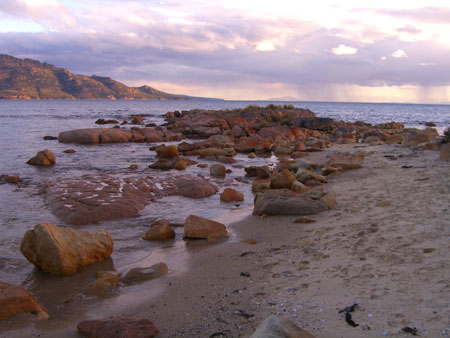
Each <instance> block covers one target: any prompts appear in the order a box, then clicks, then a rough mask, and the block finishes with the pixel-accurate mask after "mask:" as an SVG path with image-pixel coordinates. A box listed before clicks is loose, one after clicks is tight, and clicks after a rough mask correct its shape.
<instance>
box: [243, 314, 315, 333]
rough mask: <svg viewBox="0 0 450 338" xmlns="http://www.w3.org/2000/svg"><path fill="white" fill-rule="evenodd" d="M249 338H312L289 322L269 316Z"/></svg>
mask: <svg viewBox="0 0 450 338" xmlns="http://www.w3.org/2000/svg"><path fill="white" fill-rule="evenodd" d="M249 338H314V336H313V335H311V334H310V333H308V332H307V331H305V330H302V329H301V328H299V327H298V326H296V325H295V324H294V323H292V322H291V321H290V320H287V319H281V318H278V317H276V316H270V317H268V318H267V319H266V320H264V321H263V322H262V323H261V324H259V326H258V327H257V328H256V331H255V332H254V333H253V334H252V335H251V336H250V337H249Z"/></svg>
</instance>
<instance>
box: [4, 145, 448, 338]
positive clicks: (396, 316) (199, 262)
mask: <svg viewBox="0 0 450 338" xmlns="http://www.w3.org/2000/svg"><path fill="white" fill-rule="evenodd" d="M343 152H345V153H350V154H356V153H359V154H364V155H365V159H364V161H363V162H362V163H363V168H362V169H358V170H349V171H344V172H342V173H341V174H339V175H336V176H332V177H331V176H329V177H328V182H329V183H327V184H326V187H327V189H329V190H333V191H335V192H336V194H337V205H336V206H335V207H334V208H333V209H331V210H329V211H326V212H323V213H321V214H319V215H316V216H313V217H311V218H313V219H314V220H315V221H316V222H313V223H307V224H299V223H295V222H294V220H296V219H297V218H298V217H294V216H270V217H265V216H263V217H259V216H253V215H251V211H252V208H246V209H240V210H234V211H230V212H229V213H228V214H226V216H224V217H223V218H222V219H219V220H218V221H221V222H223V223H225V224H226V225H227V227H228V230H229V231H230V233H231V236H230V238H229V239H226V240H221V241H219V242H217V243H215V244H206V241H203V240H200V241H188V242H186V247H187V248H188V249H189V247H190V249H189V250H190V251H191V253H192V254H191V257H190V258H189V260H187V261H186V266H185V269H183V270H184V272H180V271H178V272H174V271H171V270H170V267H169V274H168V275H167V276H164V277H160V278H159V279H157V280H153V281H149V282H146V283H144V284H141V285H140V287H139V288H140V289H139V290H140V291H139V292H138V296H137V297H136V294H135V295H134V298H133V297H130V299H129V301H127V302H121V303H120V304H119V303H118V302H117V301H116V302H115V301H114V296H112V297H110V298H108V299H106V300H105V301H104V302H101V303H91V304H90V305H89V304H88V305H87V306H88V307H89V310H88V311H87V312H86V313H87V314H86V313H84V314H82V313H81V312H82V311H83V310H82V308H84V310H86V304H84V305H83V306H81V307H80V305H79V304H77V302H76V301H75V302H74V304H73V305H71V304H64V305H61V304H59V305H58V304H56V305H55V304H54V305H55V307H56V308H58V307H60V306H61V308H63V309H62V311H64V312H66V313H70V316H69V315H68V316H66V317H62V318H63V319H64V322H59V323H55V322H54V321H53V322H47V323H46V322H40V323H39V322H36V323H34V324H31V325H29V326H26V325H25V326H22V325H19V326H18V327H17V330H10V331H6V332H5V333H4V334H3V335H2V336H4V337H25V336H29V337H31V336H34V337H62V336H68V337H77V334H76V323H77V321H78V320H79V319H81V318H83V319H94V318H99V317H105V316H110V315H113V316H122V315H126V316H138V317H146V318H148V319H150V320H152V321H153V322H154V324H155V326H156V327H157V328H158V330H159V335H158V337H220V336H223V337H248V336H249V335H251V333H252V332H253V331H254V330H255V328H256V327H257V326H258V324H259V323H260V322H261V321H263V320H264V319H265V318H266V317H268V316H269V315H276V316H279V317H282V318H286V319H289V320H291V321H292V322H293V323H295V324H296V325H298V326H299V327H300V328H303V329H305V330H307V331H308V332H310V333H311V334H312V335H314V336H316V337H319V338H320V337H324V338H325V337H379V336H390V337H408V336H410V335H411V334H410V333H406V332H403V331H402V329H403V328H405V327H409V328H412V329H413V328H416V329H417V333H418V334H419V335H420V336H421V337H448V336H449V334H450V322H449V318H450V307H449V304H450V292H449V291H450V290H449V289H450V284H449V280H450V270H449V265H450V263H449V262H450V260H449V258H450V257H449V255H450V251H449V247H450V246H449V238H450V227H449V216H450V198H449V197H450V181H449V180H448V173H449V169H450V164H449V163H448V162H443V161H440V160H439V153H438V152H436V151H422V150H412V149H410V148H406V147H401V146H399V145H377V146H369V145H366V144H355V145H334V146H333V147H331V148H328V149H326V150H324V151H321V152H314V153H311V154H310V155H309V156H308V157H307V158H308V160H309V161H311V162H314V163H317V164H321V163H324V162H325V161H326V160H327V159H328V158H329V157H330V156H332V155H336V154H338V153H343ZM236 220H238V221H236ZM245 239H253V240H254V241H255V242H256V244H247V243H244V242H242V240H245ZM189 250H188V251H189ZM167 263H168V264H169V265H170V262H167ZM85 273H89V272H85ZM355 303H357V304H358V305H357V307H356V308H355V311H354V312H352V313H351V316H352V320H353V321H354V322H355V323H356V324H358V326H357V327H352V326H350V325H349V324H348V323H347V322H346V321H345V318H344V314H343V313H338V311H339V310H341V309H343V308H345V307H347V306H350V305H353V304H355ZM54 310H55V309H53V311H54ZM20 316H22V317H23V318H25V317H24V316H26V314H23V315H20ZM14 322H15V323H17V320H14ZM25 322H28V323H30V322H29V320H28V319H27V320H25ZM22 324H24V323H22ZM20 326H21V327H22V328H20Z"/></svg>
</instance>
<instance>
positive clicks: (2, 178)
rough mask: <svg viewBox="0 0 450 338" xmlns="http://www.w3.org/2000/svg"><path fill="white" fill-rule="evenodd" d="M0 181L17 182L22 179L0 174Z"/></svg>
mask: <svg viewBox="0 0 450 338" xmlns="http://www.w3.org/2000/svg"><path fill="white" fill-rule="evenodd" d="M0 181H1V182H3V183H19V182H22V179H21V178H20V177H19V176H9V175H0Z"/></svg>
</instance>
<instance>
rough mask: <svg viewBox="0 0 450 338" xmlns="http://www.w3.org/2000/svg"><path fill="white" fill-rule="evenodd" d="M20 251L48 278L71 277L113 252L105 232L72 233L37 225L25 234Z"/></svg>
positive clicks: (60, 228) (71, 231) (82, 231)
mask: <svg viewBox="0 0 450 338" xmlns="http://www.w3.org/2000/svg"><path fill="white" fill-rule="evenodd" d="M20 251H21V252H22V254H23V255H24V256H25V257H26V258H27V259H28V260H29V261H30V262H31V263H33V264H34V265H35V266H37V267H38V268H40V269H41V270H43V271H45V272H47V273H49V274H52V275H57V276H63V275H72V274H74V273H76V272H77V271H79V270H81V269H82V268H83V267H85V266H87V265H90V264H92V263H95V262H99V261H102V260H104V259H106V258H108V257H109V256H110V255H111V253H112V251H113V240H112V238H111V236H110V235H109V233H108V232H107V231H106V230H91V231H87V230H73V229H69V228H62V227H58V226H56V225H53V224H51V223H41V224H37V225H36V226H35V227H34V229H33V230H29V231H27V232H26V233H25V235H24V237H23V239H22V244H21V245H20Z"/></svg>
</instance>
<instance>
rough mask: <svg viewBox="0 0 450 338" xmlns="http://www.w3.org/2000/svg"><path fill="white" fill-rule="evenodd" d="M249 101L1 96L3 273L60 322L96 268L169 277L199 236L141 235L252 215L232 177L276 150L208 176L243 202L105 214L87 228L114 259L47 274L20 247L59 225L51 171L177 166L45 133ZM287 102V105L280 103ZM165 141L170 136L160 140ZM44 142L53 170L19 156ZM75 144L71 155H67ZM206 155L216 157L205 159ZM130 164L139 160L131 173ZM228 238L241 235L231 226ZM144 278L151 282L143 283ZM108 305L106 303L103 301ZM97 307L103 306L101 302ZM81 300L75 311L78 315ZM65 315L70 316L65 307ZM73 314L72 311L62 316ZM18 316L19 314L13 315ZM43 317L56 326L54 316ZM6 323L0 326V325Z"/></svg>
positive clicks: (136, 146) (431, 115) (417, 114)
mask: <svg viewBox="0 0 450 338" xmlns="http://www.w3.org/2000/svg"><path fill="white" fill-rule="evenodd" d="M248 104H259V105H266V104H267V102H246V101H120V100H118V101H0V153H1V154H2V157H1V159H2V160H1V161H0V174H8V175H19V176H20V177H21V178H22V179H23V182H22V183H21V184H20V185H18V186H17V185H10V184H3V185H0V201H1V202H0V231H1V234H2V235H1V236H0V280H2V281H5V282H9V283H13V284H18V285H24V286H25V287H26V288H27V289H29V290H30V291H31V292H32V293H33V294H34V295H35V296H36V297H37V298H38V299H39V300H41V302H42V303H43V304H44V306H46V307H47V308H48V309H49V310H50V312H51V315H53V316H54V315H55V314H56V313H58V314H57V315H56V317H57V318H59V319H58V321H59V322H61V323H64V322H65V320H66V319H65V316H67V314H65V312H64V311H61V313H59V310H58V309H61V306H62V305H61V304H62V302H63V301H64V300H65V299H67V298H70V297H74V296H75V295H77V294H78V293H79V292H81V291H82V290H83V288H84V287H85V286H86V285H87V284H88V283H89V282H90V281H91V279H92V275H93V273H94V271H96V270H99V269H113V268H114V269H116V270H117V271H122V272H126V271H127V270H129V269H130V268H132V267H136V266H141V267H146V266H151V265H153V264H155V263H159V262H161V261H163V262H165V263H167V265H168V266H169V269H170V273H171V275H176V274H177V273H181V272H183V271H184V269H185V268H186V266H187V265H188V263H189V258H190V256H191V255H193V254H195V252H196V251H197V250H201V249H202V246H203V245H202V244H201V243H199V242H192V241H184V240H183V239H182V237H183V229H182V228H177V229H176V233H177V235H176V239H175V240H173V241H168V242H164V243H152V242H149V241H144V240H142V239H141V235H142V234H143V233H145V231H146V230H147V229H148V227H149V225H150V223H151V222H152V221H153V220H154V219H157V218H170V219H171V220H173V221H176V222H178V223H182V222H183V221H184V219H185V218H186V217H187V216H188V215H190V214H196V215H199V216H204V217H208V218H213V219H216V220H219V221H221V222H223V223H225V224H229V223H231V222H234V221H237V220H238V219H240V218H242V217H244V216H246V215H248V214H249V213H250V212H251V206H252V205H253V195H252V193H251V184H245V183H238V182H236V181H234V180H233V178H236V177H244V176H245V172H244V169H243V167H244V166H248V165H262V164H267V163H275V162H276V158H274V157H272V158H269V159H263V158H257V159H252V160H249V159H248V157H247V156H245V155H242V154H238V155H236V156H235V159H236V160H238V162H237V163H236V164H234V165H226V167H227V168H229V169H231V170H232V173H231V174H229V175H227V178H226V179H214V180H213V182H214V183H216V184H217V185H218V186H219V187H220V191H222V190H223V188H224V187H225V186H235V187H237V189H238V190H240V191H242V192H243V193H244V195H245V200H244V202H242V203H231V204H225V203H221V202H220V200H219V194H216V195H214V196H211V197H208V198H204V199H200V200H192V199H188V198H183V197H166V198H163V199H161V200H159V201H157V202H155V203H150V204H149V205H147V206H146V207H145V208H144V209H143V210H142V211H141V212H139V214H138V215H136V216H135V217H131V218H127V219H121V220H114V221H105V222H101V223H100V224H96V225H89V226H84V227H83V229H103V228H104V229H107V230H108V231H109V232H110V234H111V236H112V237H113V240H114V252H113V254H112V256H111V259H109V260H107V261H105V262H102V263H99V264H96V265H95V266H93V267H90V268H87V269H85V270H83V272H82V273H79V274H77V275H76V276H72V277H64V278H53V277H48V276H45V275H44V274H43V273H41V272H39V271H36V270H35V269H34V268H33V266H32V265H31V264H30V263H28V262H27V260H26V259H25V258H24V257H23V256H22V255H21V253H20V250H19V247H20V242H21V239H22V237H23V234H24V233H25V232H26V231H27V230H29V229H32V228H33V227H34V225H35V224H37V223H40V222H51V223H53V224H56V225H65V224H64V223H63V222H62V221H60V220H59V219H57V218H56V217H55V216H53V215H52V214H51V212H50V211H49V209H48V207H47V206H46V204H45V201H44V200H43V197H42V195H41V194H39V187H40V185H42V184H44V183H45V182H51V181H52V180H54V179H55V178H57V177H65V178H68V177H79V176H81V175H84V174H93V173H108V174H111V175H118V176H120V177H128V176H139V175H142V174H145V175H152V176H159V177H162V176H166V175H178V174H180V173H179V172H177V171H175V170H174V171H170V172H161V171H154V170H150V169H148V168H147V166H148V165H149V164H152V163H153V162H155V160H156V159H155V152H154V151H149V149H148V148H149V146H150V144H147V143H126V144H105V145H70V144H61V143H58V142H57V141H44V140H43V136H45V135H52V136H57V135H58V133H59V132H61V131H65V130H71V129H77V128H89V127H96V126H97V125H95V124H94V122H95V120H97V119H98V118H104V119H116V120H118V121H122V120H125V119H126V120H130V115H132V114H146V115H148V116H146V118H145V120H144V121H145V123H150V122H154V123H157V124H162V123H163V118H162V117H161V115H162V114H164V113H166V112H168V111H174V110H189V109H194V108H202V109H225V108H237V107H245V106H247V105H248ZM282 104H285V103H282ZM292 104H294V105H295V106H297V107H301V108H308V109H311V110H312V111H314V112H315V113H316V114H317V115H318V116H324V117H325V116H328V117H333V118H336V119H343V120H346V121H356V120H363V121H366V122H371V123H382V122H390V121H392V120H395V121H399V122H402V123H404V124H405V125H406V126H408V127H413V126H414V127H421V128H423V127H424V126H423V125H421V124H420V123H421V122H423V121H433V122H435V123H436V124H437V127H438V130H439V131H440V132H441V133H442V130H443V129H444V128H445V127H447V126H448V125H450V106H448V105H407V104H405V105H400V104H362V103H361V104H359V103H358V104H355V103H326V102H324V103H320V102H301V103H300V102H296V103H292ZM166 144H168V143H166ZM45 148H48V149H50V150H52V151H53V152H54V154H55V156H56V161H57V164H56V165H55V166H54V167H52V168H38V167H34V166H29V165H26V164H25V162H26V161H27V160H28V159H29V158H30V157H32V156H34V155H35V154H36V152H37V151H39V150H42V149H45ZM68 148H73V149H75V150H76V151H77V152H76V153H74V154H66V153H63V150H65V149H68ZM202 162H206V163H213V162H208V161H202ZM131 163H136V164H138V166H139V169H138V170H137V171H133V172H130V170H128V169H127V167H128V166H129V165H130V164H131ZM182 174H183V175H184V174H189V175H192V176H196V175H201V176H205V177H209V169H207V168H206V169H202V168H198V167H197V166H195V165H194V166H190V167H188V168H187V170H186V171H185V172H183V173H182ZM230 240H238V239H237V238H235V236H233V234H231V238H230ZM151 283H152V284H151V285H152V290H153V291H152V292H155V290H158V287H157V285H158V283H157V282H154V281H152V282H151ZM145 285H148V283H146V284H145ZM142 292H143V289H142V287H139V286H138V287H132V288H124V289H121V291H120V293H119V294H115V295H113V296H112V298H108V299H106V300H102V301H101V304H105V305H104V306H105V308H108V306H110V305H111V304H116V305H117V304H118V303H121V304H122V305H123V304H127V302H129V301H134V302H135V301H136V299H137V298H139V296H137V295H138V294H139V293H142ZM108 304H109V305H108ZM102 306H103V305H102ZM85 310H86V308H84V307H83V308H80V309H78V311H79V312H80V313H79V316H80V317H83V316H84V315H83V313H84V311H85ZM71 311H72V312H71V315H70V316H74V315H75V316H76V314H74V313H73V309H72V310H71ZM67 320H69V319H67ZM14 322H15V323H16V324H18V323H19V322H20V320H19V321H18V320H14ZM40 325H50V326H51V325H56V324H54V323H53V324H52V322H50V323H47V324H40ZM1 330H2V327H1V326H0V332H1Z"/></svg>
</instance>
